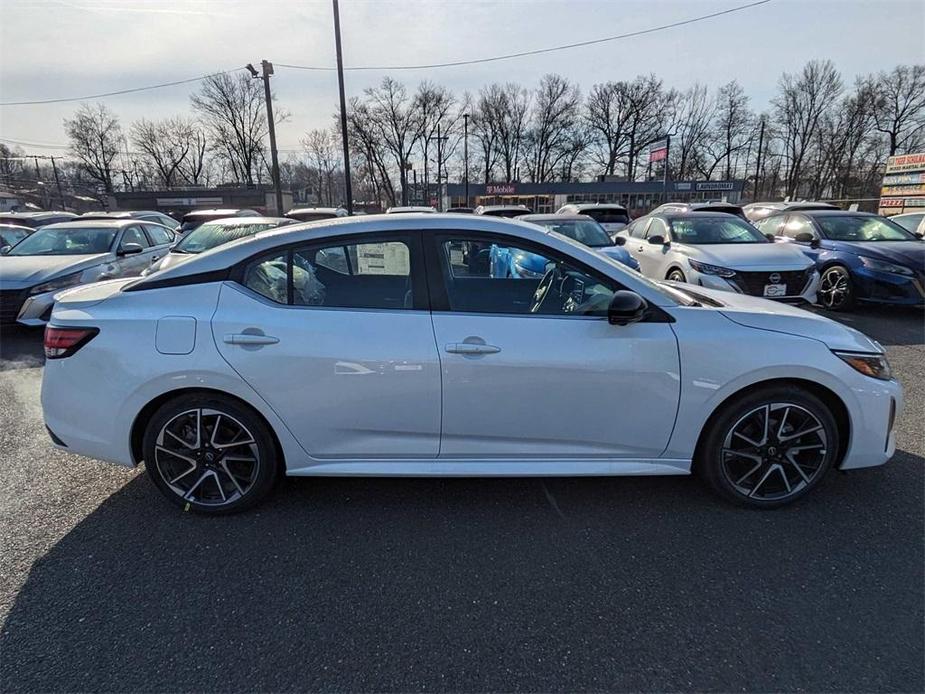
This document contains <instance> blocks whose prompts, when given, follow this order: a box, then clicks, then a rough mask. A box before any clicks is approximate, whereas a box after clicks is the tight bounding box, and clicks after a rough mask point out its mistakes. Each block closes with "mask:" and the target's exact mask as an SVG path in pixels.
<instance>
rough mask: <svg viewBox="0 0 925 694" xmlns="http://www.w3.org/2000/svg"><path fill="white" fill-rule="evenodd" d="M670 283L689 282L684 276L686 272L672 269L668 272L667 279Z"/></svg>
mask: <svg viewBox="0 0 925 694" xmlns="http://www.w3.org/2000/svg"><path fill="white" fill-rule="evenodd" d="M665 279H666V280H668V281H669V282H687V278H686V277H685V276H684V272H683V271H682V270H681V269H680V268H676V267H674V268H671V270H669V271H668V276H667V277H665Z"/></svg>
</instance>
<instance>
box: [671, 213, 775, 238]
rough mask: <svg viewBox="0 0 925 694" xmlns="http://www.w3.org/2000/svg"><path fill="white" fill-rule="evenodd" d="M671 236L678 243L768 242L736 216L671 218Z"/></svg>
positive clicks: (762, 235)
mask: <svg viewBox="0 0 925 694" xmlns="http://www.w3.org/2000/svg"><path fill="white" fill-rule="evenodd" d="M671 238H672V240H674V241H677V242H678V243H684V244H691V245H710V244H721V243H770V242H769V241H768V240H767V239H766V238H765V236H764V234H762V233H761V232H760V231H758V230H757V229H756V228H755V227H753V226H752V225H751V224H749V223H748V222H743V221H742V220H741V219H739V218H738V217H733V216H732V215H728V216H725V215H724V216H722V217H719V216H716V217H689V218H683V219H673V220H671Z"/></svg>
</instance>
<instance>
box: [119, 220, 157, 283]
mask: <svg viewBox="0 0 925 694" xmlns="http://www.w3.org/2000/svg"><path fill="white" fill-rule="evenodd" d="M129 243H137V244H138V245H139V246H141V248H142V249H143V250H142V251H141V253H132V254H130V255H117V256H116V263H115V264H116V266H117V267H118V275H117V276H118V277H135V276H136V275H140V274H141V273H142V271H143V270H144V269H145V268H147V267H148V266H149V265H150V264H151V255H152V254H153V253H154V248H152V246H151V242H150V241H148V237H147V236H145V233H144V231H142V229H141V226H139V225H138V224H133V225H131V226H129V227H126V228H125V231H123V232H122V239H121V240H120V241H119V246H118V248H119V249H122V248H124V247H125V245H126V244H129Z"/></svg>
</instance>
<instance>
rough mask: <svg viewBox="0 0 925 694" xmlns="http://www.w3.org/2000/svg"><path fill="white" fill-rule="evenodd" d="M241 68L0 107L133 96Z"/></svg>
mask: <svg viewBox="0 0 925 694" xmlns="http://www.w3.org/2000/svg"><path fill="white" fill-rule="evenodd" d="M243 69H244V68H243V67H236V68H234V69H232V70H220V71H218V72H213V73H210V74H208V75H200V76H199V77H190V78H189V79H185V80H175V81H174V82H162V83H161V84H152V85H149V86H147V87H133V88H132V89H120V90H118V91H115V92H104V93H102V94H88V95H86V96H69V97H65V98H61V99H35V100H33V101H4V102H0V106H34V105H37V104H63V103H66V102H69V101H89V100H91V99H102V98H103V97H106V96H119V95H121V94H134V93H135V92H144V91H148V90H150V89H162V88H164V87H173V86H176V85H178V84H189V83H190V82H200V81H201V80H204V79H208V78H209V77H216V76H218V75H227V74H229V73H231V72H236V71H238V70H243Z"/></svg>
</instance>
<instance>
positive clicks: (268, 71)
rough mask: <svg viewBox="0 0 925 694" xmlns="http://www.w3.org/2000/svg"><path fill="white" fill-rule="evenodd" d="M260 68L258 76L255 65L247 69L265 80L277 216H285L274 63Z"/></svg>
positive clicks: (262, 63) (267, 63)
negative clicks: (275, 117) (272, 91)
mask: <svg viewBox="0 0 925 694" xmlns="http://www.w3.org/2000/svg"><path fill="white" fill-rule="evenodd" d="M260 67H261V68H262V74H258V73H257V70H256V69H255V68H254V66H253V65H251V64H250V63H248V64H247V69H248V70H249V71H250V73H251V77H253V78H254V79H257V78H258V77H260V78H261V79H263V95H264V101H265V102H266V104H267V123H268V125H269V129H270V161H271V162H272V167H273V171H272V175H273V188H274V189H275V190H276V214H277V215H278V216H281V215H282V214H283V188H282V185H281V184H280V181H279V158H278V156H277V153H276V122H275V121H274V120H273V98H272V96H271V95H270V75H272V74H273V63H271V62H270V61H269V60H261V61H260Z"/></svg>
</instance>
